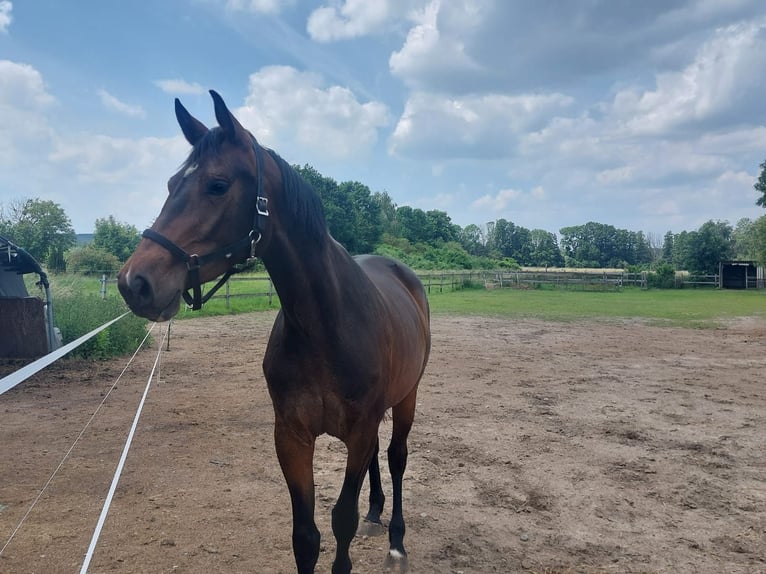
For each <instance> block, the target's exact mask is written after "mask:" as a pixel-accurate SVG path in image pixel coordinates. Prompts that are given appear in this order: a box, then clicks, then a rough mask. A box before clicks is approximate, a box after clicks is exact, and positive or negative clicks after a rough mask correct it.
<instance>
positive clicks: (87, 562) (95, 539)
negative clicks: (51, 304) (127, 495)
mask: <svg viewBox="0 0 766 574" xmlns="http://www.w3.org/2000/svg"><path fill="white" fill-rule="evenodd" d="M168 330H169V329H168ZM168 330H166V331H165V334H166V335H167V333H168ZM163 342H164V337H163V340H161V341H160V344H159V348H158V349H157V358H156V359H155V360H154V366H153V367H152V372H151V373H149V380H147V381H146V388H145V389H144V394H143V396H142V397H141V402H139V403H138V410H137V411H136V416H135V418H134V419H133V425H132V426H131V427H130V432H129V433H128V438H127V440H126V441H125V447H124V448H123V449H122V456H121V457H120V462H119V463H118V464H117V470H116V471H115V472H114V478H113V479H112V485H111V486H110V487H109V493H108V494H107V495H106V500H105V501H104V508H103V509H102V510H101V516H99V518H98V523H97V524H96V529H95V531H94V532H93V538H91V541H90V546H88V552H87V553H86V554H85V561H84V562H83V563H82V568H81V569H80V574H85V573H86V572H87V571H88V566H89V565H90V560H91V558H93V551H94V550H95V549H96V543H97V542H98V538H99V536H101V529H102V528H103V526H104V521H105V520H106V515H107V514H108V513H109V506H110V505H111V504H112V498H113V497H114V492H115V490H117V483H118V482H119V481H120V475H121V474H122V468H123V466H125V460H126V459H127V458H128V451H129V450H130V445H131V443H132V442H133V435H134V434H135V432H136V427H137V426H138V419H139V418H140V417H141V411H142V410H143V408H144V401H145V400H146V395H147V394H148V393H149V387H150V386H151V384H152V378H153V377H154V371H155V370H156V369H157V365H158V364H159V362H160V355H161V354H162V343H163Z"/></svg>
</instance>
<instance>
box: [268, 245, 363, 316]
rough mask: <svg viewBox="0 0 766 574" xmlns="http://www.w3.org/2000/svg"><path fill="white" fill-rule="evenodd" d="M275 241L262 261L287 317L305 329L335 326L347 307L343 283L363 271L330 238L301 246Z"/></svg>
mask: <svg viewBox="0 0 766 574" xmlns="http://www.w3.org/2000/svg"><path fill="white" fill-rule="evenodd" d="M275 239H276V241H272V243H271V244H270V245H269V248H268V250H267V252H266V253H264V254H263V256H262V258H263V262H264V265H265V266H266V270H267V271H268V272H269V276H270V277H271V280H272V281H273V283H274V289H275V290H276V291H277V294H278V295H279V301H280V305H281V307H282V310H283V312H284V314H285V317H286V318H287V320H288V321H289V322H291V323H294V324H295V326H296V327H298V328H300V329H301V330H305V329H306V326H307V325H316V324H319V323H321V324H323V325H325V326H326V327H329V326H331V324H332V323H334V321H333V320H332V318H333V317H336V316H337V315H338V314H339V311H340V309H341V307H342V306H343V304H344V296H343V291H344V287H345V285H344V283H343V282H344V281H347V280H348V279H349V274H351V275H352V276H353V275H355V274H356V273H361V270H359V268H358V266H357V265H356V263H354V261H353V260H352V259H351V258H350V256H349V255H348V253H347V252H346V250H345V249H343V247H341V246H340V245H339V244H338V243H337V242H336V241H335V240H334V239H332V237H330V236H329V235H327V236H326V237H325V238H323V241H319V242H306V243H301V244H298V245H296V244H295V243H291V242H289V241H286V240H285V239H284V238H275ZM328 319H330V320H329V322H328Z"/></svg>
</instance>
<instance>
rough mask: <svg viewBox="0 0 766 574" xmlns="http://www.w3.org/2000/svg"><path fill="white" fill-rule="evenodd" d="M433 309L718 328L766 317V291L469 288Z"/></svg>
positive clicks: (438, 299)
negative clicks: (740, 319) (736, 320)
mask: <svg viewBox="0 0 766 574" xmlns="http://www.w3.org/2000/svg"><path fill="white" fill-rule="evenodd" d="M430 301H431V309H432V312H434V313H450V314H475V315H484V314H487V315H496V316H497V315H500V316H508V317H537V318H541V319H546V320H551V321H575V320H579V319H609V318H611V319H616V318H625V319H628V318H640V319H647V320H651V321H656V322H657V323H659V324H669V325H677V326H686V327H697V328H708V327H715V326H716V325H718V324H720V323H721V322H724V321H727V320H731V319H734V318H737V317H765V316H766V314H765V313H766V291H754V290H750V291H733V290H717V289H667V290H661V289H650V290H641V289H634V288H630V289H627V288H626V289H622V290H620V291H564V290H552V289H530V290H516V289H493V290H486V289H464V290H460V291H454V292H451V293H442V294H435V295H432V296H431V299H430Z"/></svg>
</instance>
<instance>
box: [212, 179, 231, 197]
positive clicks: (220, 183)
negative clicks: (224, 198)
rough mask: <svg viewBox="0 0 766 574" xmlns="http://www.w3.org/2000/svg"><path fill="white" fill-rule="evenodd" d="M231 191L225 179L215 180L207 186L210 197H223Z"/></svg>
mask: <svg viewBox="0 0 766 574" xmlns="http://www.w3.org/2000/svg"><path fill="white" fill-rule="evenodd" d="M227 191H229V182H228V181H226V180H225V179H214V180H212V181H210V182H208V184H207V192H208V194H210V195H223V194H224V193H226V192H227Z"/></svg>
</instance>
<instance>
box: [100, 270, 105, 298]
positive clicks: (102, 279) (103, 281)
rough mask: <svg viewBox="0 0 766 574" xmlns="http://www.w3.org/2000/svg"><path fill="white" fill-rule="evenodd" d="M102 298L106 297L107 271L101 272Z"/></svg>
mask: <svg viewBox="0 0 766 574" xmlns="http://www.w3.org/2000/svg"><path fill="white" fill-rule="evenodd" d="M101 299H102V300H105V299H106V273H102V274H101Z"/></svg>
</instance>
